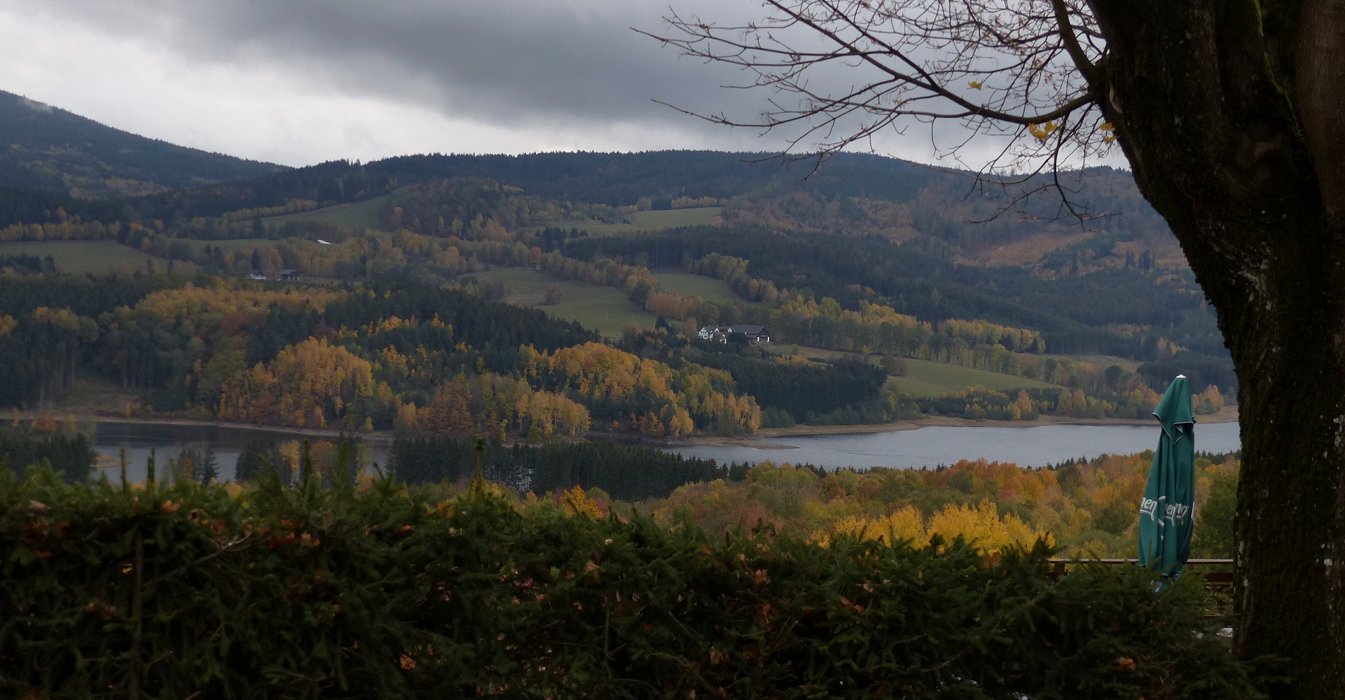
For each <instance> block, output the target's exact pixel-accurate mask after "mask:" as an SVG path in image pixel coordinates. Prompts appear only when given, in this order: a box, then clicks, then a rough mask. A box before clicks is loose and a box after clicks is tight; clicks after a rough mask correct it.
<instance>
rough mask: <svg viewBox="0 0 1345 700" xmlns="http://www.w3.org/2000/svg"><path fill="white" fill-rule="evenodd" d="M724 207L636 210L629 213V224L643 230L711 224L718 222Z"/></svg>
mask: <svg viewBox="0 0 1345 700" xmlns="http://www.w3.org/2000/svg"><path fill="white" fill-rule="evenodd" d="M723 212H724V207H692V208H690V209H660V210H657V211H637V212H635V213H634V214H631V215H630V223H631V226H633V227H635V228H637V229H640V230H644V231H661V230H663V229H669V228H677V227H679V226H713V225H715V224H717V223H719V215H720V214H722V213H723Z"/></svg>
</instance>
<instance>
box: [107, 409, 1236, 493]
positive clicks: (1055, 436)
mask: <svg viewBox="0 0 1345 700" xmlns="http://www.w3.org/2000/svg"><path fill="white" fill-rule="evenodd" d="M304 437H309V439H310V440H314V441H316V440H329V441H335V439H334V438H323V437H310V436H305V435H302V434H299V433H286V432H273V431H266V430H257V429H252V428H230V427H220V426H212V425H202V426H196V425H176V424H174V425H162V424H144V423H98V424H96V425H95V430H94V451H95V452H97V453H98V455H99V464H100V468H101V469H102V470H104V471H105V473H107V475H108V477H109V478H110V479H112V480H114V481H115V480H116V479H117V471H118V464H119V459H120V457H119V455H120V453H121V450H123V449H125V450H126V459H127V475H128V477H129V478H130V479H131V480H132V481H142V480H144V478H145V472H146V469H145V466H146V464H147V462H148V460H149V454H150V450H154V451H155V454H156V460H157V464H158V465H159V469H160V473H163V472H162V470H163V469H166V468H167V466H168V460H169V459H171V458H174V457H176V456H177V454H178V452H180V451H181V450H182V449H184V448H186V447H195V448H204V447H206V446H210V447H213V448H214V450H215V457H216V459H217V460H218V464H219V471H220V481H229V480H232V479H233V477H234V466H235V464H236V463H237V461H238V455H239V454H240V453H241V452H242V451H243V448H244V447H245V446H246V445H247V443H248V441H249V440H253V439H257V438H261V439H265V440H269V441H276V442H279V441H284V440H302V439H303V438H304ZM1157 444H1158V426H1157V425H1156V424H1155V425H1152V426H1139V425H1042V426H1034V427H1013V428H1008V427H1004V428H1001V427H989V426H979V425H976V426H971V425H969V426H927V427H922V428H915V429H913V430H895V431H890V432H882V433H856V434H848V435H816V436H795V437H773V438H770V439H769V440H741V441H736V442H734V443H733V444H729V445H687V446H675V447H664V448H663V449H665V450H667V451H669V452H675V453H677V454H680V455H683V456H685V457H700V458H703V459H714V460H716V461H718V462H720V463H721V464H723V463H727V462H750V463H753V464H756V463H758V462H762V461H766V460H771V461H773V462H777V463H778V462H790V463H793V464H804V463H807V464H815V465H817V466H820V467H826V468H828V469H841V468H847V467H854V468H860V469H862V468H867V467H894V468H901V469H921V468H929V467H936V466H939V465H941V464H943V465H947V464H953V463H955V462H957V461H959V460H963V459H970V460H974V459H986V460H991V461H1000V462H1013V463H1015V464H1018V465H1019V466H1024V467H1044V466H1049V465H1052V464H1058V463H1060V462H1063V461H1065V460H1068V459H1077V458H1085V459H1089V458H1093V457H1097V456H1098V455H1103V454H1133V453H1136V452H1143V451H1144V450H1152V449H1153V448H1154V447H1155V446H1156V445H1157ZM389 447H390V446H389V444H388V443H386V442H367V443H365V444H364V450H365V456H364V460H363V461H364V462H365V463H366V464H367V463H370V462H373V463H377V464H380V465H382V464H386V463H387V458H388V450H389ZM1239 448H1240V442H1239V439H1238V424H1237V423H1210V424H1208V425H1202V424H1197V425H1196V449H1197V450H1199V451H1202V452H1233V451H1236V450H1238V449H1239Z"/></svg>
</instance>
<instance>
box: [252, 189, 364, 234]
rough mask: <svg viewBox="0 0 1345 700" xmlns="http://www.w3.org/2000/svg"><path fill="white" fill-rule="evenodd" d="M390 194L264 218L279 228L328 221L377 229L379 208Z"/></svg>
mask: <svg viewBox="0 0 1345 700" xmlns="http://www.w3.org/2000/svg"><path fill="white" fill-rule="evenodd" d="M387 200H388V195H383V196H380V197H374V198H373V199H366V200H364V201H362V202H350V203H349V204H338V205H336V206H334V207H324V208H322V209H314V210H313V211H304V212H299V213H298V214H285V215H283V216H272V217H270V218H267V219H263V221H265V222H266V225H267V226H271V227H274V228H279V227H281V226H284V225H285V224H286V223H287V222H290V221H305V220H307V221H327V222H330V223H333V224H337V225H338V226H349V227H351V228H354V229H358V230H364V229H367V228H372V229H377V228H379V223H378V210H379V209H381V208H382V207H383V205H384V204H385V203H386V202H387Z"/></svg>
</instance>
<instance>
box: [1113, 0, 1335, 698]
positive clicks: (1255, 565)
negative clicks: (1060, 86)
mask: <svg viewBox="0 0 1345 700" xmlns="http://www.w3.org/2000/svg"><path fill="white" fill-rule="evenodd" d="M1330 5H1334V6H1337V7H1339V5H1340V2H1339V1H1338V0H1306V2H1303V3H1298V2H1274V1H1273V0H1262V2H1260V3H1259V4H1258V3H1257V2H1254V0H1234V1H1231V2H1220V1H1218V0H1202V1H1199V2H1197V1H1194V0H1193V1H1191V2H1171V1H1170V0H1139V1H1137V0H1096V2H1095V4H1094V7H1095V9H1096V11H1097V14H1098V19H1099V23H1100V24H1101V26H1102V29H1103V33H1104V34H1105V35H1106V36H1107V38H1108V51H1109V56H1108V57H1107V58H1106V59H1105V61H1104V63H1103V66H1102V71H1101V77H1100V80H1099V83H1100V84H1098V85H1097V86H1096V87H1097V90H1098V94H1099V100H1100V102H1101V103H1102V107H1103V110H1104V112H1105V113H1106V114H1107V116H1108V118H1109V119H1111V121H1113V123H1115V124H1116V127H1117V132H1118V134H1119V140H1120V143H1121V145H1122V147H1123V148H1124V150H1125V152H1126V154H1127V156H1129V158H1130V161H1131V164H1132V166H1133V168H1134V175H1135V180H1136V182H1137V184H1138V185H1139V187H1140V190H1141V191H1142V192H1143V193H1144V195H1145V196H1146V198H1148V199H1149V201H1150V202H1151V203H1153V205H1154V207H1155V208H1156V209H1157V210H1158V211H1159V212H1160V213H1161V214H1162V215H1163V216H1164V217H1165V218H1166V219H1167V221H1168V222H1169V223H1170V224H1171V226H1172V229H1173V231H1174V233H1175V234H1176V235H1177V238H1178V240H1179V241H1180V242H1181V245H1182V249H1183V251H1184V252H1185V253H1186V256H1187V259H1188V261H1189V262H1190V264H1191V267H1192V269H1193V270H1194V271H1195V273H1196V276H1197V279H1198V280H1199V281H1200V284H1201V286H1202V288H1203V289H1204V290H1205V292H1206V294H1207V296H1208V297H1209V299H1210V301H1211V302H1213V304H1214V306H1215V308H1216V309H1217V311H1218V316H1219V325H1220V328H1221V330H1222V331H1223V333H1224V337H1225V338H1226V339H1227V342H1228V346H1229V349H1230V351H1231V352H1232V356H1233V363H1234V367H1235V369H1236V371H1237V375H1238V383H1239V396H1238V398H1239V409H1240V412H1241V431H1242V450H1243V453H1242V474H1241V483H1240V486H1239V493H1238V515H1237V531H1238V549H1237V555H1236V558H1235V561H1236V564H1235V566H1236V569H1237V581H1236V585H1235V610H1236V612H1237V614H1238V616H1239V619H1238V624H1237V627H1236V636H1235V647H1236V650H1237V652H1238V653H1239V654H1240V655H1242V656H1244V657H1247V658H1253V657H1257V656H1260V655H1263V654H1273V655H1278V656H1282V657H1287V658H1288V659H1289V662H1290V664H1289V667H1288V669H1287V670H1288V671H1290V672H1291V673H1293V674H1295V675H1294V680H1293V682H1292V683H1291V684H1290V686H1289V687H1287V688H1285V689H1282V691H1281V692H1283V694H1284V696H1285V697H1314V698H1315V697H1336V696H1338V695H1339V693H1340V692H1341V691H1340V689H1341V687H1342V681H1345V562H1342V560H1341V557H1342V555H1345V539H1343V536H1345V527H1342V523H1343V522H1345V274H1343V273H1345V230H1342V227H1341V224H1340V219H1339V217H1338V216H1337V215H1335V214H1334V213H1333V211H1332V210H1333V207H1331V206H1328V204H1329V203H1330V202H1331V201H1333V200H1332V198H1333V197H1338V196H1339V195H1340V192H1339V190H1335V189H1333V188H1335V187H1338V186H1339V185H1337V184H1335V183H1334V181H1333V180H1332V178H1335V177H1338V175H1337V174H1338V173H1339V171H1340V168H1341V167H1343V166H1345V163H1342V162H1341V160H1340V159H1339V154H1337V155H1336V156H1335V157H1333V156H1332V154H1333V153H1337V151H1339V146H1336V145H1335V144H1334V143H1332V142H1331V139H1330V138H1328V137H1326V136H1325V135H1326V134H1331V129H1336V131H1335V132H1334V134H1331V135H1332V136H1338V134H1339V133H1340V131H1339V127H1340V125H1341V121H1340V115H1339V112H1338V111H1337V112H1335V113H1334V115H1333V113H1332V110H1333V109H1335V110H1339V104H1340V102H1339V99H1338V97H1337V95H1340V94H1345V93H1342V89H1341V87H1340V86H1339V85H1338V84H1337V85H1335V86H1334V87H1332V86H1326V85H1324V84H1322V82H1321V80H1320V79H1325V80H1328V81H1332V82H1335V83H1338V80H1339V77H1340V76H1341V75H1342V74H1345V72H1343V71H1342V69H1345V64H1342V58H1341V57H1342V55H1343V52H1342V51H1340V49H1339V45H1340V44H1341V43H1342V37H1343V36H1345V24H1342V22H1345V12H1341V11H1339V10H1338V9H1337V10H1333V9H1331V7H1326V6H1330ZM1333 12H1334V14H1333ZM1310 24H1311V25H1312V28H1311V30H1308V26H1309V25H1310ZM1300 27H1302V28H1303V31H1302V32H1301V36H1300V31H1299V29H1300ZM1333 52H1334V53H1333ZM1305 71H1310V72H1311V73H1312V74H1313V75H1312V76H1311V77H1305ZM1296 72H1297V74H1298V77H1299V78H1300V81H1299V85H1298V89H1297V90H1296V89H1295V73H1296ZM1327 172H1331V173H1333V174H1332V175H1329V176H1327V177H1323V176H1322V174H1323V173H1327ZM1199 439H1200V432H1199V429H1197V431H1196V440H1197V443H1196V444H1197V447H1199ZM1197 526H1198V525H1197Z"/></svg>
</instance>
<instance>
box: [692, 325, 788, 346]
mask: <svg viewBox="0 0 1345 700" xmlns="http://www.w3.org/2000/svg"><path fill="white" fill-rule="evenodd" d="M733 335H736V336H741V337H743V338H745V339H747V342H749V343H769V342H771V332H770V329H768V328H766V327H765V326H759V325H755V324H751V323H737V324H734V325H732V326H705V327H703V328H701V329H700V332H699V333H697V334H696V337H698V338H700V339H701V340H712V341H717V342H720V343H727V342H729V336H733Z"/></svg>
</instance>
